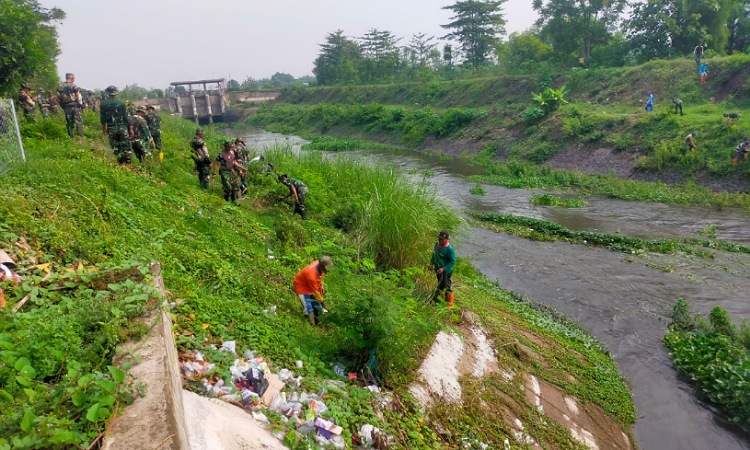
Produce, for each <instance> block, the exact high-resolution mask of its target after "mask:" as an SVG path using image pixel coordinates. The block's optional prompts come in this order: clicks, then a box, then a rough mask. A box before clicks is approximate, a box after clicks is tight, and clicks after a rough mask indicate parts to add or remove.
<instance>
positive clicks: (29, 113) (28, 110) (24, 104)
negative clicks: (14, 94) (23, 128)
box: [18, 89, 36, 122]
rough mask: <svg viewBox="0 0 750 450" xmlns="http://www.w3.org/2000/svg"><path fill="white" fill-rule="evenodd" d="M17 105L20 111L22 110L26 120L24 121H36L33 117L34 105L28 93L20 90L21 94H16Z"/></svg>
mask: <svg viewBox="0 0 750 450" xmlns="http://www.w3.org/2000/svg"><path fill="white" fill-rule="evenodd" d="M18 105H19V106H20V107H21V109H23V116H24V117H25V118H26V120H28V121H29V122H33V121H34V120H35V119H36V117H35V116H34V111H35V110H36V103H35V102H34V99H33V98H32V97H31V93H30V92H24V91H23V89H21V92H20V93H19V94H18Z"/></svg>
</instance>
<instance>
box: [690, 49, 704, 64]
mask: <svg viewBox="0 0 750 450" xmlns="http://www.w3.org/2000/svg"><path fill="white" fill-rule="evenodd" d="M703 50H704V47H703V44H698V45H696V46H695V48H694V49H693V56H694V57H695V63H696V64H697V65H699V66H700V65H701V59H703Z"/></svg>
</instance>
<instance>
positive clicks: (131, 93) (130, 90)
mask: <svg viewBox="0 0 750 450" xmlns="http://www.w3.org/2000/svg"><path fill="white" fill-rule="evenodd" d="M146 97H148V89H146V88H144V87H141V86H138V84H136V83H133V84H129V85H127V86H125V88H124V89H122V90H121V91H120V98H121V99H123V100H142V99H144V98H146Z"/></svg>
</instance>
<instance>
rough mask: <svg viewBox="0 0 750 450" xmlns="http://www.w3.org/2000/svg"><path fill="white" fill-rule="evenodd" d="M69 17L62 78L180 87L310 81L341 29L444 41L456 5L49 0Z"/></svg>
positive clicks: (515, 18)
mask: <svg viewBox="0 0 750 450" xmlns="http://www.w3.org/2000/svg"><path fill="white" fill-rule="evenodd" d="M40 3H42V4H43V5H44V6H45V7H48V8H51V7H58V8H60V9H62V10H63V11H65V13H66V15H67V18H66V19H65V21H64V22H63V23H62V24H61V25H60V26H59V28H58V30H59V34H60V45H61V48H62V55H61V56H60V58H59V59H58V69H59V71H60V73H61V74H63V73H65V72H73V73H75V74H76V82H77V83H78V84H79V85H80V86H81V87H84V88H88V89H96V88H104V87H106V86H108V85H110V84H114V85H116V86H118V87H119V88H121V89H122V88H123V87H124V86H125V85H126V84H132V83H138V85H140V86H143V87H154V88H165V87H167V86H168V85H169V83H170V82H172V81H183V80H197V79H205V78H230V77H231V78H234V79H236V80H238V81H242V80H244V79H245V78H246V77H248V76H249V77H252V78H256V79H258V78H268V77H270V76H271V75H273V74H274V73H276V72H282V73H288V74H291V75H293V76H294V77H301V76H304V75H312V69H313V62H314V61H315V58H316V57H317V56H318V53H319V49H320V47H319V44H321V43H323V42H325V36H326V35H327V34H328V33H332V32H335V31H336V30H338V29H341V30H343V31H344V33H345V34H346V35H347V36H350V37H360V36H362V35H364V34H365V33H366V32H367V30H369V29H371V28H376V29H378V30H387V31H390V32H391V33H393V34H394V35H396V36H399V37H402V38H403V39H402V41H401V42H400V44H402V45H403V44H406V43H408V41H409V40H410V39H411V36H412V35H413V34H415V33H425V34H427V35H428V36H435V37H436V38H439V37H441V36H444V35H445V34H446V30H444V29H443V28H441V27H440V25H441V24H446V23H448V22H449V18H450V16H451V12H450V11H447V10H443V9H441V7H442V6H446V5H451V4H453V3H455V2H454V1H452V0H265V1H258V0H213V1H207V0H124V1H123V0H41V2H40ZM530 5H531V1H530V0H507V2H506V3H505V5H504V6H503V10H504V12H505V18H506V21H507V22H508V23H507V25H506V30H507V32H508V33H511V32H514V31H523V30H525V29H526V28H528V27H529V26H530V25H531V24H532V22H533V21H534V20H535V18H536V14H535V13H534V12H533V11H532V9H531V6H530Z"/></svg>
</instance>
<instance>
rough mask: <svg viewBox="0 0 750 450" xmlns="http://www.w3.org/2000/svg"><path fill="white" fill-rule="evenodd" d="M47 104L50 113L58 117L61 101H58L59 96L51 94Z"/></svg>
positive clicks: (48, 96)
mask: <svg viewBox="0 0 750 450" xmlns="http://www.w3.org/2000/svg"><path fill="white" fill-rule="evenodd" d="M47 103H48V104H49V112H50V114H52V115H53V116H56V115H57V113H58V112H60V101H59V100H58V99H57V95H55V94H54V92H50V93H49V94H48V95H47Z"/></svg>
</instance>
